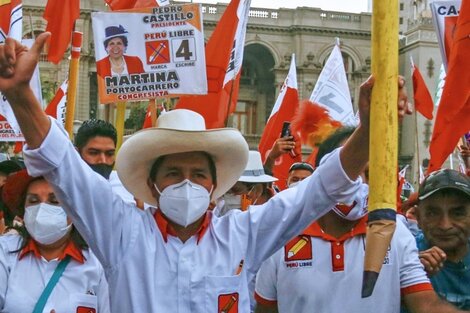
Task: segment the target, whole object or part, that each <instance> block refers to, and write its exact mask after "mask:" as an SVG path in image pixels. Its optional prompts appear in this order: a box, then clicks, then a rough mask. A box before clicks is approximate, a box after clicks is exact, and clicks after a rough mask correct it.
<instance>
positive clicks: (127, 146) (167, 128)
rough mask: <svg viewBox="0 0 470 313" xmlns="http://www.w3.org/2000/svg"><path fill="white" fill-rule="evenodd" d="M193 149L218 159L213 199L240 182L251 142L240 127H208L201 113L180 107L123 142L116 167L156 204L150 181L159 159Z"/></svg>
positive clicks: (128, 184) (136, 193)
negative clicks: (153, 166)
mask: <svg viewBox="0 0 470 313" xmlns="http://www.w3.org/2000/svg"><path fill="white" fill-rule="evenodd" d="M193 151H194V152H196V151H203V152H207V153H208V154H209V155H211V156H212V158H213V161H214V163H215V168H216V175H217V187H216V188H215V189H214V191H213V193H212V199H217V198H219V197H220V196H222V195H223V194H224V193H225V192H226V191H228V190H229V189H230V188H231V187H232V186H233V185H234V184H235V183H236V182H237V180H238V178H239V177H240V175H241V174H242V173H243V170H244V169H245V166H246V163H247V160H248V144H247V143H246V140H245V139H244V138H243V136H242V135H241V133H240V132H239V131H238V130H237V129H234V128H218V129H209V130H206V127H205V121H204V118H203V117H202V116H201V115H200V114H198V113H196V112H194V111H190V110H184V109H177V110H173V111H169V112H167V113H165V114H162V115H160V117H159V118H158V120H157V126H156V127H153V128H147V129H144V130H141V131H139V132H137V133H135V134H134V135H133V136H131V137H130V138H128V139H127V140H126V141H125V142H124V143H123V145H122V147H121V149H120V150H119V153H118V155H117V158H116V171H117V173H118V176H119V179H120V180H121V181H122V183H123V185H124V187H126V189H127V190H128V191H129V192H130V193H131V194H132V195H134V196H135V197H136V198H137V199H140V200H143V201H144V202H145V203H148V204H150V205H155V206H156V205H157V201H156V200H155V198H154V196H153V195H152V192H151V190H150V188H149V186H148V185H147V179H148V178H149V174H150V169H151V167H152V165H153V163H154V162H155V160H156V159H157V158H158V157H160V156H162V155H168V154H174V153H183V152H193Z"/></svg>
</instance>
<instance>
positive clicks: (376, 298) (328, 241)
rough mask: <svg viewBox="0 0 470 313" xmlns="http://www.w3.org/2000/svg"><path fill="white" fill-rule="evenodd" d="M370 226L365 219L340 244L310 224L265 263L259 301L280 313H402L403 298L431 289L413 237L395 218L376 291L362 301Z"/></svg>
mask: <svg viewBox="0 0 470 313" xmlns="http://www.w3.org/2000/svg"><path fill="white" fill-rule="evenodd" d="M366 224H367V217H364V218H363V219H361V220H360V222H359V223H358V224H357V225H356V227H355V228H354V229H353V230H352V231H351V232H350V233H347V234H345V235H344V236H343V237H342V238H340V239H336V238H334V237H332V236H329V235H327V234H324V233H323V232H322V230H321V228H320V226H319V225H318V224H317V223H315V224H313V225H311V226H310V227H309V228H308V229H307V230H306V231H305V232H304V234H303V235H301V236H298V237H296V238H294V239H293V240H292V241H290V242H289V243H288V244H287V245H286V246H285V247H284V248H282V249H280V250H279V251H277V252H276V253H275V254H274V255H273V256H272V257H270V258H269V259H268V260H267V261H266V262H264V263H263V265H262V266H261V269H260V270H259V272H258V275H257V277H256V294H255V298H256V299H257V301H258V302H260V303H261V304H264V305H266V306H270V305H271V306H276V304H277V306H278V310H279V312H280V313H314V312H321V313H336V312H348V313H363V312H374V313H392V312H395V313H398V312H400V299H401V298H400V293H402V294H407V293H413V292H419V291H423V290H432V286H431V284H430V283H429V279H428V278H427V276H426V273H425V271H424V268H423V266H422V265H421V262H420V261H419V258H418V250H417V248H416V243H415V240H414V237H413V236H412V235H411V233H410V232H409V231H408V229H407V227H406V226H405V224H404V222H403V220H402V218H400V217H399V216H397V226H396V230H395V233H394V235H393V238H392V242H391V246H390V249H389V251H388V252H387V254H386V256H385V260H384V264H383V266H382V269H381V271H380V275H379V278H378V280H377V283H376V285H375V288H374V292H373V293H372V295H371V296H370V297H368V298H364V299H363V298H361V290H362V275H363V270H364V251H365V231H366ZM299 242H300V243H299Z"/></svg>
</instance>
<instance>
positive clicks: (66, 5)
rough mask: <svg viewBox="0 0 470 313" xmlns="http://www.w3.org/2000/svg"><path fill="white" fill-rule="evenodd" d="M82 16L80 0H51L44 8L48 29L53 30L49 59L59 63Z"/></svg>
mask: <svg viewBox="0 0 470 313" xmlns="http://www.w3.org/2000/svg"><path fill="white" fill-rule="evenodd" d="M79 16H80V1H79V0H49V1H47V5H46V9H45V10H44V16H43V17H44V19H45V20H47V27H46V31H48V32H51V38H50V42H49V53H48V55H47V59H48V60H49V61H50V62H52V63H55V64H58V63H59V62H60V61H61V60H62V58H63V56H64V53H65V51H66V50H67V48H68V46H69V44H70V40H71V38H72V31H73V28H74V25H75V20H76V19H77V18H78V17H79Z"/></svg>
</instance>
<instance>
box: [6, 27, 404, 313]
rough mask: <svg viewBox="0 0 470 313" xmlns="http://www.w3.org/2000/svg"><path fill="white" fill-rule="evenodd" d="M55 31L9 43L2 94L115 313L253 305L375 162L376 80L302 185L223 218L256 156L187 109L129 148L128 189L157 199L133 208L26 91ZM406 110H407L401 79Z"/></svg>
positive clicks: (120, 159)
mask: <svg viewBox="0 0 470 313" xmlns="http://www.w3.org/2000/svg"><path fill="white" fill-rule="evenodd" d="M49 35H50V34H49V33H44V34H41V35H40V36H38V37H37V38H36V41H35V43H34V45H33V46H32V48H31V49H29V50H28V49H27V48H26V47H24V46H22V45H21V44H20V43H19V42H17V41H14V40H12V39H10V38H8V39H7V40H6V42H5V45H0V91H1V92H2V93H3V94H4V95H5V96H6V98H7V100H8V102H9V103H10V105H11V106H12V108H13V111H14V113H15V116H16V118H17V121H18V123H19V125H20V127H21V130H22V132H23V134H24V136H25V138H26V141H27V143H28V146H27V147H26V148H25V159H26V164H27V167H28V170H29V172H30V173H31V174H32V175H34V176H39V175H43V176H44V177H45V178H46V179H47V180H48V181H49V182H50V183H51V184H52V185H53V187H54V190H55V193H56V195H57V197H58V198H59V199H60V201H61V203H63V206H64V209H65V210H66V212H67V214H68V215H69V216H70V217H71V218H72V220H73V223H74V225H75V226H76V227H77V228H78V229H79V231H80V233H81V234H82V235H83V237H85V239H86V240H87V242H88V243H89V245H90V247H91V248H92V249H93V251H94V252H95V254H96V255H97V257H98V258H99V259H100V261H101V263H102V264H103V267H104V268H105V271H106V276H107V278H108V282H109V286H110V302H111V310H112V311H116V312H181V313H186V312H196V313H203V312H204V313H206V312H242V313H245V312H249V294H248V287H247V285H248V282H249V281H251V279H252V278H253V276H254V274H255V273H256V271H257V270H258V268H259V267H260V266H261V263H262V262H263V261H264V260H265V259H267V258H268V257H269V256H270V255H271V254H273V253H274V252H275V251H276V250H278V249H279V248H281V247H282V246H283V245H284V244H285V243H286V242H287V241H288V240H289V239H290V238H292V237H293V236H295V235H296V234H298V233H300V232H301V231H302V230H303V229H305V228H306V227H307V226H308V225H309V224H310V223H311V222H312V221H313V220H315V219H317V218H318V217H320V216H321V215H323V214H324V213H326V212H327V211H328V210H329V209H330V208H331V207H332V206H333V205H334V204H335V203H338V202H348V201H349V200H350V199H351V198H352V196H353V195H354V194H355V193H356V192H357V190H358V188H359V186H360V182H359V181H357V180H356V178H357V177H358V175H359V173H361V172H362V171H363V169H364V167H365V165H366V163H367V160H368V152H369V151H368V143H369V136H368V134H369V105H370V93H371V90H372V86H373V79H372V78H371V79H369V80H368V81H367V82H365V83H364V84H363V85H362V87H361V92H360V100H359V107H360V113H361V114H360V116H361V125H360V126H359V127H358V129H357V130H356V132H355V133H354V134H353V135H352V136H351V138H350V139H349V141H348V142H347V143H346V144H345V146H344V147H343V148H342V149H340V150H337V151H336V152H334V153H333V155H332V156H331V157H330V158H329V159H328V161H327V162H325V164H323V165H322V166H320V167H319V168H318V169H317V170H316V171H315V173H314V174H313V175H312V176H311V177H310V178H308V179H305V180H304V181H303V182H302V183H300V184H299V185H298V186H297V187H296V188H291V189H288V190H286V191H284V192H283V193H280V194H278V195H276V196H274V197H273V198H272V199H271V200H270V201H268V202H267V203H265V204H264V205H261V206H257V207H256V209H254V210H248V211H246V212H237V213H234V214H230V215H228V216H224V217H222V218H217V217H214V216H213V215H212V214H211V212H208V208H209V203H210V201H211V200H214V199H217V198H218V197H220V196H221V195H222V194H224V193H225V192H226V191H228V190H229V189H230V188H231V186H233V185H234V184H235V182H236V181H237V180H238V178H239V177H240V175H241V174H242V173H243V171H244V169H245V165H246V163H247V160H248V144H247V143H246V141H245V140H244V138H243V136H242V135H241V134H240V132H239V131H237V130H236V129H226V128H224V129H210V130H206V129H205V123H204V119H203V117H202V116H200V115H199V114H197V113H195V112H193V111H188V110H174V111H171V112H169V113H166V114H164V115H161V116H160V117H159V119H158V121H157V127H155V128H149V129H146V130H142V131H139V132H137V133H136V134H135V135H133V136H132V137H131V138H129V139H128V140H127V141H126V142H125V143H124V144H123V146H122V147H121V149H120V151H119V154H118V156H117V159H116V168H117V171H118V175H119V177H120V178H121V180H122V182H123V184H124V186H125V187H126V188H127V189H128V190H129V191H130V192H131V193H132V194H133V195H134V196H135V197H136V198H139V199H142V200H143V201H145V202H146V203H148V204H150V205H153V206H155V208H154V209H152V210H146V211H140V210H135V206H134V205H131V204H129V203H125V202H124V201H123V200H122V199H121V198H120V197H119V196H118V195H116V194H114V193H113V192H112V190H111V187H110V186H109V184H107V183H106V180H105V179H104V178H103V177H101V176H99V175H98V174H97V173H95V172H94V171H93V170H92V169H90V167H89V166H88V165H86V163H85V162H83V160H81V158H80V156H79V155H78V153H77V152H76V150H75V149H74V147H73V145H72V143H70V141H69V140H68V138H67V136H66V134H64V133H63V132H62V131H61V129H60V127H59V126H58V124H57V123H56V122H55V121H54V120H51V119H49V118H48V117H47V116H46V115H45V114H44V112H43V110H42V108H41V106H40V104H39V102H38V101H37V99H36V98H35V97H34V94H33V92H32V90H31V88H30V87H29V81H30V79H31V76H32V73H33V69H34V68H35V66H36V65H37V62H38V59H39V55H40V52H41V50H42V47H43V46H44V43H45V42H46V40H47V38H48V37H49ZM399 86H400V87H401V88H400V90H401V91H402V93H401V94H400V97H399V98H400V101H399V105H398V106H399V107H398V109H399V112H400V113H401V114H402V115H403V114H404V113H405V110H406V109H405V106H406V102H407V99H406V95H405V94H404V91H403V86H404V82H403V80H401V81H400V84H399Z"/></svg>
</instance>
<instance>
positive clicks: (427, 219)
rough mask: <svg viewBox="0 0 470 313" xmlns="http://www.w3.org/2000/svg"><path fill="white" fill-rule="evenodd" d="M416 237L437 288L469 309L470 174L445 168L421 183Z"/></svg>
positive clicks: (427, 269)
mask: <svg viewBox="0 0 470 313" xmlns="http://www.w3.org/2000/svg"><path fill="white" fill-rule="evenodd" d="M416 213H417V216H416V217H417V219H418V224H419V226H420V228H421V230H422V233H420V234H418V236H417V237H416V242H417V245H418V249H419V250H420V258H421V262H422V263H423V265H424V266H425V268H426V271H427V272H428V275H429V276H430V280H431V283H432V285H433V287H434V290H436V292H437V293H438V294H439V295H440V296H441V297H442V298H443V299H446V300H447V301H448V302H450V303H452V304H454V305H455V306H457V307H459V308H461V309H467V310H468V309H470V249H469V238H470V177H468V176H466V175H464V174H462V173H460V172H457V171H454V170H451V169H442V170H439V171H436V172H433V173H431V174H430V175H429V176H428V177H427V178H426V179H425V180H424V181H423V182H422V184H421V186H420V188H419V195H418V208H417V212H416Z"/></svg>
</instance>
